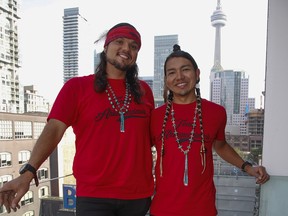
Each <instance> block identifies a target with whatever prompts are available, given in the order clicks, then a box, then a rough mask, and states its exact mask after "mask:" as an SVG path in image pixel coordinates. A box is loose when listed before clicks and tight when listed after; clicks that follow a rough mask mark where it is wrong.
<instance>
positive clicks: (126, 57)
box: [119, 54, 129, 59]
mask: <svg viewBox="0 0 288 216" xmlns="http://www.w3.org/2000/svg"><path fill="white" fill-rule="evenodd" d="M119 56H120V57H121V58H124V59H128V58H129V56H128V55H125V54H119Z"/></svg>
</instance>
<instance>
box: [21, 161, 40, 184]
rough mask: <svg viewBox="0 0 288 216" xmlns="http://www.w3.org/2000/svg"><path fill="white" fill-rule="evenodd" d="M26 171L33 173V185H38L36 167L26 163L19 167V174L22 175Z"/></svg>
mask: <svg viewBox="0 0 288 216" xmlns="http://www.w3.org/2000/svg"><path fill="white" fill-rule="evenodd" d="M26 171H29V172H32V173H33V175H34V181H35V185H36V186H38V185H39V180H38V177H37V173H36V169H35V168H34V167H33V166H32V165H31V164H28V163H26V164H24V165H23V166H22V167H21V168H20V170H19V174H20V175H22V174H23V173H25V172H26Z"/></svg>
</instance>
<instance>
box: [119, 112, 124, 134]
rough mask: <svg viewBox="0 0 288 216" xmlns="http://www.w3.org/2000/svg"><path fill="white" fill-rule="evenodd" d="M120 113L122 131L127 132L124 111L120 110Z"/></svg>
mask: <svg viewBox="0 0 288 216" xmlns="http://www.w3.org/2000/svg"><path fill="white" fill-rule="evenodd" d="M119 114H120V132H122V133H124V132H125V126H124V121H125V118H124V113H123V112H119Z"/></svg>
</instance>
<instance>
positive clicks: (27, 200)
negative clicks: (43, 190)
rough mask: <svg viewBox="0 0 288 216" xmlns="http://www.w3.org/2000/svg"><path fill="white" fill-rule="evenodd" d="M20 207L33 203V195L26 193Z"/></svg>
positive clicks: (29, 192) (30, 192)
mask: <svg viewBox="0 0 288 216" xmlns="http://www.w3.org/2000/svg"><path fill="white" fill-rule="evenodd" d="M20 203H21V206H24V205H27V204H30V203H33V193H32V191H28V192H27V193H26V194H25V195H24V196H23V197H22V198H21V200H20Z"/></svg>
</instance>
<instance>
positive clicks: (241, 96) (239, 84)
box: [210, 0, 255, 135]
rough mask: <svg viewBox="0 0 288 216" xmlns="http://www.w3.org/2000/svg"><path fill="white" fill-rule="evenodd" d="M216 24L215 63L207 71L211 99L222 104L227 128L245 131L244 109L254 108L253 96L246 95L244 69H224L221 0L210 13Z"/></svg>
mask: <svg viewBox="0 0 288 216" xmlns="http://www.w3.org/2000/svg"><path fill="white" fill-rule="evenodd" d="M211 23H212V26H213V27H215V28H216V34H215V55H214V65H213V67H212V69H211V73H210V100H211V101H212V102H215V103H217V104H220V105H222V106H224V107H225V109H226V112H227V126H226V132H228V133H230V134H234V135H244V134H247V126H246V124H245V120H246V115H245V114H247V111H249V110H253V109H255V99H254V98H248V90H249V78H248V76H247V74H246V73H245V72H244V71H235V70H224V69H223V67H222V65H221V27H223V26H224V25H225V24H226V15H225V14H224V13H223V12H222V8H221V3H220V0H217V7H216V10H215V11H214V12H213V15H212V16H211Z"/></svg>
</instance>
